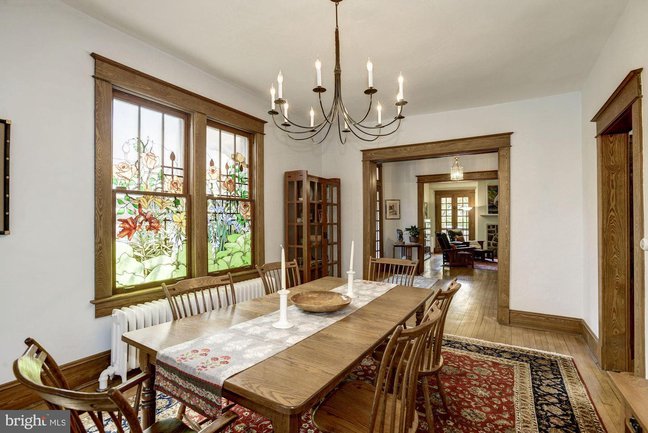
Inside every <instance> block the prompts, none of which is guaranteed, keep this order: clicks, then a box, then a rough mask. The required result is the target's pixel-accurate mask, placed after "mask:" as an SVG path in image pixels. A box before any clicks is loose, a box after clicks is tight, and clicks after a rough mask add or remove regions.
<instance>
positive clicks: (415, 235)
mask: <svg viewBox="0 0 648 433" xmlns="http://www.w3.org/2000/svg"><path fill="white" fill-rule="evenodd" d="M405 231H406V232H407V233H409V235H410V236H411V237H413V238H418V237H419V233H420V230H419V228H418V227H417V226H409V227H406V228H405Z"/></svg>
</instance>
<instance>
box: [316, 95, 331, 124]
mask: <svg viewBox="0 0 648 433" xmlns="http://www.w3.org/2000/svg"><path fill="white" fill-rule="evenodd" d="M317 97H318V99H319V105H320V110H322V116H324V120H325V121H326V122H327V123H331V121H332V119H333V117H331V119H329V116H332V114H333V105H331V108H330V110H329V113H328V115H327V114H326V110H324V103H323V102H322V94H321V93H318V94H317Z"/></svg>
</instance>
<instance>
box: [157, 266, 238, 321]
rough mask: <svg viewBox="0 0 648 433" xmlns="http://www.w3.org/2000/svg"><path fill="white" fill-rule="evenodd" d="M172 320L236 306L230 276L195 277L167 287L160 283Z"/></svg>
mask: <svg viewBox="0 0 648 433" xmlns="http://www.w3.org/2000/svg"><path fill="white" fill-rule="evenodd" d="M162 288H163V289H164V294H165V295H166V298H167V300H168V301H169V305H170V306H171V312H172V313H173V320H178V319H182V318H185V317H190V316H194V315H196V314H201V313H204V312H207V311H212V310H216V309H219V308H224V307H229V306H230V305H235V304H236V291H235V290H234V281H233V280H232V274H230V273H228V274H227V275H223V276H220V277H197V278H189V279H186V280H182V281H178V282H177V283H175V284H172V285H170V286H167V285H166V284H164V283H162Z"/></svg>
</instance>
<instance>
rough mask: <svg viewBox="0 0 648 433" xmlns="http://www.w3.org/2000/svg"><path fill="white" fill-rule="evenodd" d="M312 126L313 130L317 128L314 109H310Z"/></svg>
mask: <svg viewBox="0 0 648 433" xmlns="http://www.w3.org/2000/svg"><path fill="white" fill-rule="evenodd" d="M309 114H310V126H311V128H312V127H313V126H315V110H313V107H311V109H310V113H309Z"/></svg>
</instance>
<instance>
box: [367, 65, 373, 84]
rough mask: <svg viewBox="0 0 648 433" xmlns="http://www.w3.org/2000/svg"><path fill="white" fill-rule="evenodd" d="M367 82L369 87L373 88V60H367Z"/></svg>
mask: <svg viewBox="0 0 648 433" xmlns="http://www.w3.org/2000/svg"><path fill="white" fill-rule="evenodd" d="M367 82H368V84H369V87H373V63H371V59H369V60H367Z"/></svg>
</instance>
